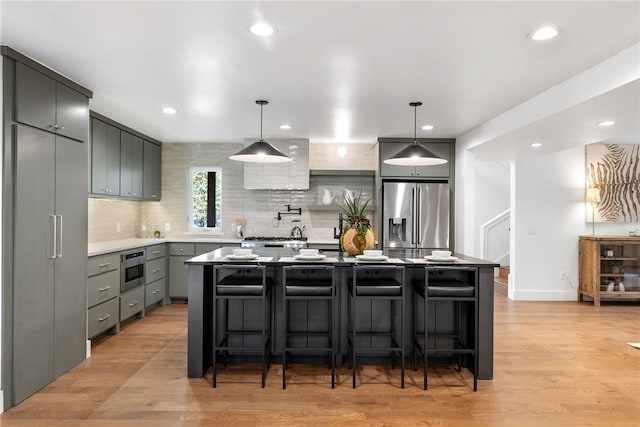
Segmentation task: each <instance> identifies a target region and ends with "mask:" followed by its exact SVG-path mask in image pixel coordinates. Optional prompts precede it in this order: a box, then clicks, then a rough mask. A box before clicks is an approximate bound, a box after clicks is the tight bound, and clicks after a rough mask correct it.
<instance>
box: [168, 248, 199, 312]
mask: <svg viewBox="0 0 640 427" xmlns="http://www.w3.org/2000/svg"><path fill="white" fill-rule="evenodd" d="M195 254H196V245H195V244H194V243H169V297H170V298H171V299H172V301H173V300H174V299H186V298H187V297H188V296H189V285H188V277H189V272H188V271H187V266H186V265H185V264H184V262H185V261H186V260H188V259H189V258H193V256H195Z"/></svg>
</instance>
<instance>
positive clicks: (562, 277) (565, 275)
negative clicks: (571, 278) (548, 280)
mask: <svg viewBox="0 0 640 427" xmlns="http://www.w3.org/2000/svg"><path fill="white" fill-rule="evenodd" d="M566 278H567V272H566V271H561V272H560V280H564V279H566Z"/></svg>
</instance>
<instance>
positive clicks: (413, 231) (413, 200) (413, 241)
mask: <svg viewBox="0 0 640 427" xmlns="http://www.w3.org/2000/svg"><path fill="white" fill-rule="evenodd" d="M411 203H412V204H413V206H412V213H413V216H414V217H415V214H416V189H415V188H413V189H412V190H411ZM411 244H412V245H415V244H416V226H415V224H414V226H413V227H411Z"/></svg>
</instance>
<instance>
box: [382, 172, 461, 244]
mask: <svg viewBox="0 0 640 427" xmlns="http://www.w3.org/2000/svg"><path fill="white" fill-rule="evenodd" d="M449 206H450V204H449V184H447V183H422V182H384V183H383V184H382V221H383V222H382V233H383V243H382V244H383V246H384V247H385V248H417V249H422V248H429V249H448V248H449Z"/></svg>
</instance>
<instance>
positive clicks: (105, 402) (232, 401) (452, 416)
mask: <svg viewBox="0 0 640 427" xmlns="http://www.w3.org/2000/svg"><path fill="white" fill-rule="evenodd" d="M186 316H187V307H186V306H185V305H173V306H167V307H162V308H158V309H155V310H153V311H151V312H150V313H148V314H147V316H146V317H145V318H144V319H142V320H139V321H136V322H133V323H131V324H130V325H128V326H127V327H125V328H123V330H122V331H121V333H120V334H119V335H116V336H109V337H107V338H106V339H103V340H102V341H101V342H99V343H97V344H95V345H94V346H93V350H92V351H93V354H92V357H91V358H90V359H87V360H86V361H85V362H84V363H82V364H81V365H80V366H78V367H77V368H75V369H73V370H72V371H71V372H69V373H68V374H66V375H64V376H62V377H61V378H59V379H58V380H57V381H55V382H54V383H52V384H50V385H49V386H47V387H46V388H44V389H43V390H42V391H40V392H39V393H37V394H35V395H34V396H32V397H30V398H29V399H27V400H26V401H24V402H23V403H22V404H20V405H18V406H17V407H14V408H11V409H9V410H8V411H7V412H5V413H4V414H3V415H1V416H0V425H1V426H3V427H4V426H40V425H41V426H100V427H103V426H114V427H115V426H118V427H120V426H143V427H144V426H154V427H163V426H225V425H233V426H253V425H258V426H276V425H277V426H316V425H318V426H326V425H349V426H403V425H412V426H415V425H427V426H598V427H600V426H636V427H637V426H638V425H640V350H636V349H634V348H632V347H630V346H628V345H627V344H626V343H627V342H629V341H631V342H638V341H640V307H639V306H638V305H637V304H615V305H614V304H609V305H607V304H606V303H605V304H604V305H603V306H602V307H599V308H596V307H593V305H592V304H589V303H577V302H522V301H520V302H513V301H509V300H507V299H506V298H505V297H504V296H502V295H499V294H496V307H495V357H494V362H495V375H494V379H493V380H492V381H480V382H479V387H478V392H476V393H473V392H472V390H471V383H472V379H471V375H470V374H469V373H468V372H466V371H465V372H462V373H456V372H455V370H453V369H449V368H446V367H443V368H438V369H436V370H433V371H430V373H429V374H430V379H431V382H430V388H429V390H428V391H426V392H425V391H423V390H422V388H421V383H420V381H421V378H422V374H421V371H420V370H418V371H417V372H414V371H413V370H411V369H410V370H408V371H407V387H406V388H405V389H404V390H402V389H400V388H399V381H398V376H397V370H395V371H390V370H388V369H384V368H378V367H366V368H365V369H363V370H362V372H361V373H360V380H359V383H360V385H359V387H358V388H357V389H356V390H353V389H352V388H351V383H350V372H349V371H348V370H347V369H346V368H342V369H340V370H339V377H338V385H337V387H336V389H334V390H331V389H330V387H329V376H328V370H327V369H326V368H324V367H301V366H299V365H298V366H296V365H292V367H291V371H290V372H291V374H292V375H291V377H290V381H289V385H288V388H287V390H282V388H281V376H280V375H281V370H280V366H279V365H274V366H272V369H271V370H270V372H269V376H268V378H267V388H266V389H261V388H260V385H259V378H260V374H259V369H257V365H255V366H253V367H251V368H252V369H247V368H246V367H244V366H243V367H233V368H230V369H228V370H226V371H223V372H222V373H221V374H220V375H219V385H218V388H217V389H213V388H211V375H210V374H209V375H208V376H207V377H205V378H202V379H188V378H186V352H185V348H186V340H187V338H186V337H187V330H186Z"/></svg>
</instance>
